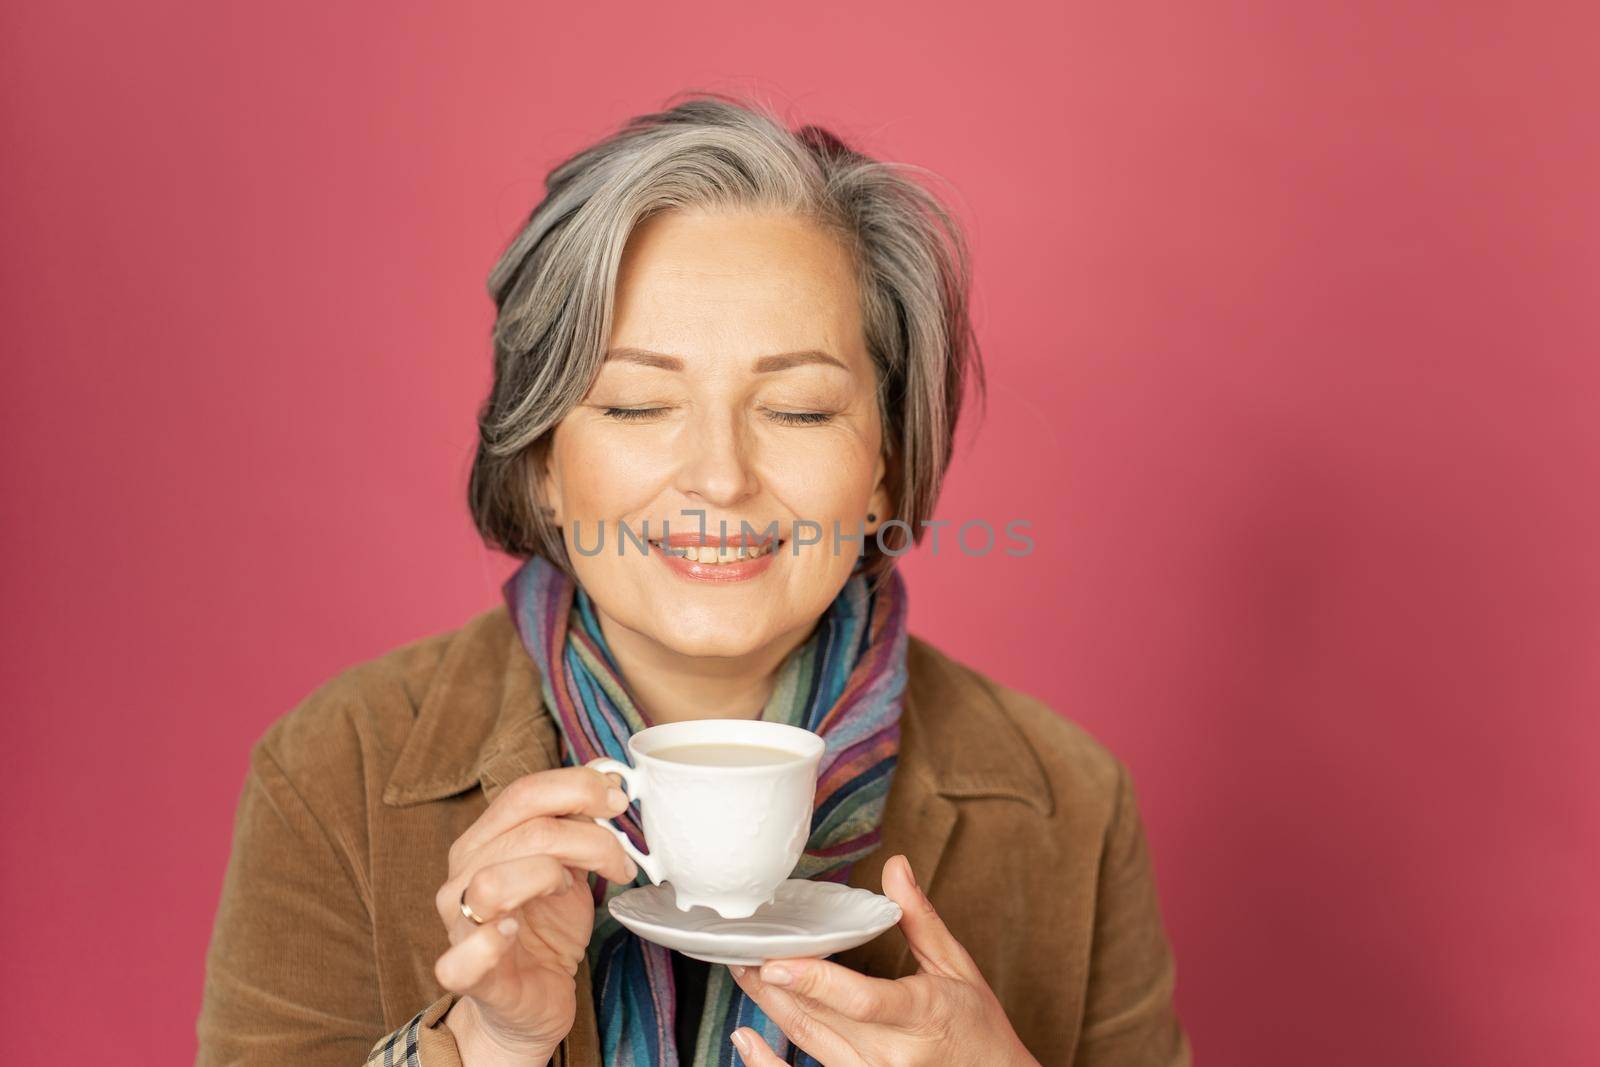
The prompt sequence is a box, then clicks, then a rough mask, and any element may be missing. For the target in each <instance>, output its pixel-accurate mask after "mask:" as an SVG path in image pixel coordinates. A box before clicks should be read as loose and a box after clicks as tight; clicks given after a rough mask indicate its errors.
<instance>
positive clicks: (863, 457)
mask: <svg viewBox="0 0 1600 1067" xmlns="http://www.w3.org/2000/svg"><path fill="white" fill-rule="evenodd" d="M873 458H874V457H873V455H872V451H871V449H870V447H869V446H868V445H867V443H866V442H864V441H861V440H859V439H857V438H855V437H854V436H851V437H848V438H844V437H841V438H835V439H834V440H831V441H829V440H823V439H822V435H820V434H819V435H818V439H817V440H816V441H813V442H810V443H807V444H803V445H796V444H795V443H794V442H792V441H791V442H788V445H787V447H785V448H782V449H773V450H770V451H769V454H768V455H767V457H766V463H765V464H764V466H765V478H764V481H766V483H767V485H768V487H769V488H770V489H771V491H772V493H773V495H774V496H776V497H778V499H780V500H782V501H783V502H784V504H785V505H786V506H787V507H788V508H789V510H792V511H793V512H794V514H795V515H796V516H798V517H800V518H805V519H815V520H817V521H822V522H825V521H826V520H828V519H833V518H848V517H851V516H853V515H854V514H855V513H856V512H857V511H859V510H861V509H862V508H863V507H865V506H866V502H867V500H868V499H869V498H870V497H871V496H872V489H873V483H872V477H873V474H874V473H875V472H874V464H873Z"/></svg>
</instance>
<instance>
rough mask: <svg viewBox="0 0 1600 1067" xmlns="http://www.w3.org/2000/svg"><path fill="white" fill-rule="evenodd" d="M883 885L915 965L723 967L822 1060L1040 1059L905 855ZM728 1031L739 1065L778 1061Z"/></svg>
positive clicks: (842, 1063)
mask: <svg viewBox="0 0 1600 1067" xmlns="http://www.w3.org/2000/svg"><path fill="white" fill-rule="evenodd" d="M883 892H884V895H886V896H887V897H889V899H891V900H893V901H894V902H895V903H896V904H898V905H900V911H901V917H900V929H901V931H902V932H903V933H904V934H905V936H906V941H907V942H908V943H909V944H910V945H911V951H912V953H913V954H914V955H915V956H916V957H917V962H918V963H919V964H920V965H921V967H920V970H919V971H918V972H917V973H916V974H914V975H909V976H907V977H905V978H899V979H894V980H890V979H885V978H869V977H867V976H866V975H864V974H861V973H860V972H858V971H853V970H851V969H850V968H848V967H844V966H842V965H840V964H837V963H833V962H831V961H828V960H821V959H783V960H768V961H767V962H766V963H764V964H762V965H761V967H760V968H759V969H758V968H754V967H730V968H729V970H730V971H731V972H732V973H733V977H734V981H736V982H738V983H739V988H741V989H743V990H744V991H745V993H747V994H748V995H749V996H750V998H751V999H752V1000H754V1001H755V1002H756V1003H757V1004H759V1005H760V1006H761V1010H762V1011H764V1012H766V1013H767V1017H768V1018H770V1019H771V1020H772V1021H773V1022H775V1023H777V1024H778V1028H779V1029H780V1030H782V1031H783V1033H784V1036H785V1037H787V1038H788V1039H789V1040H790V1041H792V1042H794V1044H796V1045H798V1046H799V1047H800V1048H802V1049H804V1050H805V1051H806V1052H808V1053H810V1054H811V1055H812V1056H813V1057H815V1058H816V1059H817V1061H818V1062H819V1063H821V1064H823V1065H824V1067H888V1065H891V1064H892V1065H894V1067H917V1065H920V1064H928V1065H937V1067H966V1065H968V1064H983V1065H985V1067H989V1065H996V1067H998V1065H1004V1067H1038V1061H1037V1060H1035V1059H1034V1058H1033V1057H1032V1056H1031V1055H1029V1054H1028V1050H1027V1049H1026V1048H1025V1047H1024V1046H1023V1044H1022V1042H1021V1040H1019V1039H1018V1037H1017V1035H1016V1031H1014V1030H1012V1028H1011V1023H1010V1021H1009V1020H1008V1019H1007V1018H1006V1013H1005V1010H1004V1009H1003V1008H1002V1007H1001V1006H1000V1001H999V1000H998V999H997V998H996V997H995V995H994V993H993V992H992V991H991V990H990V989H989V983H988V982H986V981H984V979H983V975H981V974H979V973H978V967H977V964H975V963H973V961H972V957H971V956H969V955H968V954H967V950H966V949H964V948H962V947H961V944H960V942H958V941H957V940H956V939H955V938H954V937H953V936H952V935H951V933H950V931H949V929H948V928H947V927H946V926H945V925H944V921H943V920H942V919H940V918H939V915H938V913H937V912H935V911H934V910H933V904H932V903H931V902H930V901H929V900H928V898H927V897H926V896H925V895H924V894H923V892H922V890H921V889H919V888H917V883H916V879H915V878H914V877H913V876H912V874H911V864H910V861H908V860H907V859H906V858H905V857H904V856H900V855H897V856H894V857H892V858H891V859H890V860H889V862H888V863H886V864H884V866H883ZM785 972H787V973H786V974H785ZM733 1036H734V1044H735V1045H736V1046H738V1048H739V1055H740V1057H741V1058H742V1059H743V1060H744V1062H745V1064H746V1065H747V1067H784V1061H783V1060H781V1059H779V1058H778V1056H777V1054H776V1053H774V1052H773V1051H772V1047H771V1046H770V1045H768V1044H767V1043H766V1041H764V1040H762V1037H761V1035H760V1034H758V1033H757V1032H756V1031H755V1030H753V1029H751V1028H750V1027H747V1026H746V1027H740V1028H739V1029H738V1030H736V1031H735V1032H734V1035H733Z"/></svg>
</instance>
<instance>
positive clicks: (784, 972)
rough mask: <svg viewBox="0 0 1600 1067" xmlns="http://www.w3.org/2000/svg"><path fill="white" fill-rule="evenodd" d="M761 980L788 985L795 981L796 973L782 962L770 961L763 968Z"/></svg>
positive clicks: (770, 983) (771, 983) (772, 983)
mask: <svg viewBox="0 0 1600 1067" xmlns="http://www.w3.org/2000/svg"><path fill="white" fill-rule="evenodd" d="M761 980H762V981H763V982H766V983H767V984H769V985H788V984H789V983H790V982H792V981H794V975H792V974H790V973H789V968H787V967H785V966H783V965H782V964H777V963H769V964H767V965H766V966H765V967H763V968H761Z"/></svg>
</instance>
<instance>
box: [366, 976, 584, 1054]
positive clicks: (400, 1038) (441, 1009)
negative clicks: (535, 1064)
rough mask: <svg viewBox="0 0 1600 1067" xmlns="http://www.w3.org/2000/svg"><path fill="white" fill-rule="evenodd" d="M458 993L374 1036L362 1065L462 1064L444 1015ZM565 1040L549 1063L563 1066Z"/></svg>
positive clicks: (445, 995)
mask: <svg viewBox="0 0 1600 1067" xmlns="http://www.w3.org/2000/svg"><path fill="white" fill-rule="evenodd" d="M458 996H459V994H456V993H446V994H444V995H443V996H441V997H440V998H439V999H438V1000H436V1001H434V1002H433V1003H432V1004H429V1005H428V1006H427V1007H426V1008H423V1009H422V1010H421V1011H419V1012H417V1014H415V1015H413V1016H412V1017H411V1021H410V1022H408V1023H406V1024H405V1025H404V1026H402V1027H400V1028H399V1029H398V1030H395V1031H394V1032H393V1033H391V1034H388V1035H386V1036H384V1037H382V1038H380V1039H379V1040H378V1043H377V1044H376V1045H373V1046H372V1051H371V1052H370V1053H368V1054H367V1062H366V1067H462V1064H461V1051H460V1049H458V1048H456V1037H455V1034H454V1033H452V1032H451V1030H450V1027H448V1026H446V1025H445V1022H444V1017H445V1014H446V1013H447V1012H449V1010H450V1008H451V1007H452V1006H453V1005H454V1004H455V1002H456V1000H457V999H458ZM567 1062H568V1061H567V1043H566V1042H565V1041H563V1042H561V1046H560V1047H559V1048H557V1049H556V1051H555V1054H554V1055H553V1056H551V1057H550V1067H567Z"/></svg>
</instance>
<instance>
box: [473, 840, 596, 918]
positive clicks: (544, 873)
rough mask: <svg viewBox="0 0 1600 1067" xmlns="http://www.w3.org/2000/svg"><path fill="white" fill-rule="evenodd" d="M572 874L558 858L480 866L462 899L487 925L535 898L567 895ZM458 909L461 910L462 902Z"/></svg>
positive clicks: (521, 858)
mask: <svg viewBox="0 0 1600 1067" xmlns="http://www.w3.org/2000/svg"><path fill="white" fill-rule="evenodd" d="M572 881H573V879H572V872H571V871H569V870H567V865H566V864H564V863H562V862H561V861H560V860H559V859H557V858H556V857H554V856H518V857H516V858H515V859H509V860H506V861H505V862H503V863H492V864H490V865H489V866H487V867H479V868H478V869H477V870H476V871H474V872H473V874H472V877H471V878H469V879H467V887H466V889H465V891H464V892H463V894H462V896H461V897H460V899H461V900H464V901H466V904H467V907H469V908H471V909H472V912H473V914H474V915H476V916H478V918H480V919H482V920H484V921H485V922H486V923H488V922H493V921H494V920H496V919H498V918H499V917H500V916H502V915H505V914H506V913H508V912H512V911H515V910H516V909H517V908H519V907H521V906H522V905H523V904H524V903H526V902H527V901H530V900H532V899H533V898H534V897H542V896H544V895H545V894H547V893H561V892H565V891H566V890H567V889H568V888H569V887H570V886H571V885H572ZM457 910H460V908H459V903H458V905H457Z"/></svg>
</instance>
